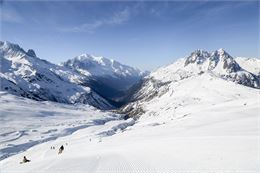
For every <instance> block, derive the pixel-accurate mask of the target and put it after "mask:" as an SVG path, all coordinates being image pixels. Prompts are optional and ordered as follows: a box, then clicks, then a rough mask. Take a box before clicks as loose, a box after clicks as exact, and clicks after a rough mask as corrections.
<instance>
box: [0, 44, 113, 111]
mask: <svg viewBox="0 0 260 173" xmlns="http://www.w3.org/2000/svg"><path fill="white" fill-rule="evenodd" d="M0 59H1V63H0V64H1V67H0V69H1V71H0V80H1V88H0V89H1V90H2V91H7V92H9V93H11V94H15V95H19V96H23V97H27V98H31V99H34V100H48V101H55V102H60V103H70V104H73V103H84V104H89V105H92V106H95V107H97V108H101V109H109V108H112V107H113V106H112V105H111V104H110V103H109V102H108V101H107V100H106V99H104V98H103V97H102V96H100V95H99V94H97V93H96V92H95V91H93V89H91V87H89V86H87V85H84V86H83V85H80V84H81V83H82V81H84V80H85V77H84V76H82V75H80V74H78V73H76V72H74V71H72V70H70V69H68V68H65V67H62V66H58V65H55V64H52V63H50V62H48V61H45V60H42V59H40V58H38V57H37V56H36V54H35V52H34V51H33V50H28V51H27V52H26V51H25V50H23V49H22V48H21V47H20V46H19V45H17V44H12V43H9V42H0Z"/></svg>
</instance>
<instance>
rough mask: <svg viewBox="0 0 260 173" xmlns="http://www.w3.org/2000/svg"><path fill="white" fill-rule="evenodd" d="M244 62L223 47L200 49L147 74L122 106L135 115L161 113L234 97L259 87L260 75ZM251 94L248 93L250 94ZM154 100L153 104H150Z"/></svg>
mask: <svg viewBox="0 0 260 173" xmlns="http://www.w3.org/2000/svg"><path fill="white" fill-rule="evenodd" d="M240 63H241V62H240ZM244 64H245V63H244ZM244 64H243V67H245V68H243V67H241V66H240V64H239V63H237V62H236V59H235V58H233V57H232V56H231V55H229V54H228V53H227V52H226V51H224V50H223V49H219V50H217V51H214V52H212V53H209V52H206V51H203V50H196V51H194V52H192V53H191V55H190V56H188V57H186V58H182V59H179V60H177V61H176V62H175V63H173V64H171V65H169V66H166V67H161V68H159V69H158V70H156V71H154V72H152V73H151V74H150V75H149V76H147V77H145V78H144V80H143V81H142V83H140V86H139V89H137V90H136V92H135V93H134V94H133V95H132V96H131V99H130V100H131V102H130V103H128V104H127V105H126V106H124V107H122V108H121V111H122V112H124V113H129V114H131V115H142V114H144V113H146V112H150V113H151V114H161V113H162V112H163V111H161V109H163V110H164V109H169V110H171V109H172V108H174V107H176V108H177V107H179V106H180V105H183V104H184V105H185V104H190V103H192V104H193V103H195V102H198V103H199V102H200V103H201V102H205V101H206V102H208V101H210V100H209V99H211V98H214V99H217V98H219V100H223V99H224V100H225V99H233V98H234V97H236V96H238V95H239V94H240V92H242V90H245V91H251V90H254V89H257V90H258V89H259V88H260V79H259V76H257V75H256V74H254V73H252V72H251V71H249V70H248V71H247V69H248V68H247V67H246V66H245V65H244ZM251 66H252V67H250V68H251V69H252V68H253V67H254V66H255V68H254V69H255V70H257V69H258V67H257V64H251ZM258 70H259V69H258ZM238 88H239V89H238ZM223 90H224V91H225V90H227V93H228V95H230V97H229V96H226V95H225V94H224V95H223V94H221V93H223ZM230 93H232V94H230ZM200 94H201V95H200ZM250 95H251V94H250V93H248V96H250ZM251 96H254V95H253V94H252V95H251ZM166 97H167V98H166ZM163 98H165V99H163ZM209 103H210V102H209ZM150 104H151V105H152V106H151V107H150V106H148V105H150ZM169 105H171V106H169ZM157 108H160V109H159V110H158V109H157Z"/></svg>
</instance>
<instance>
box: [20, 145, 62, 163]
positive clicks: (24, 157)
mask: <svg viewBox="0 0 260 173" xmlns="http://www.w3.org/2000/svg"><path fill="white" fill-rule="evenodd" d="M51 149H55V147H53V146H51ZM63 151H64V146H63V145H61V146H60V148H59V152H58V154H61V153H62V152H63ZM30 161H31V160H29V159H27V158H26V156H23V161H22V162H20V163H21V164H22V163H28V162H30Z"/></svg>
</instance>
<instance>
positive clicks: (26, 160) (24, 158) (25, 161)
mask: <svg viewBox="0 0 260 173" xmlns="http://www.w3.org/2000/svg"><path fill="white" fill-rule="evenodd" d="M30 161H31V160H28V159H27V158H26V156H23V161H22V162H20V163H21V164H22V163H27V162H30Z"/></svg>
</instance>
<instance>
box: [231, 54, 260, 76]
mask: <svg viewBox="0 0 260 173" xmlns="http://www.w3.org/2000/svg"><path fill="white" fill-rule="evenodd" d="M235 60H236V62H237V63H238V64H239V65H240V67H242V68H243V69H245V70H246V71H249V72H250V73H253V74H254V75H256V76H260V59H257V58H245V57H237V58H236V59H235Z"/></svg>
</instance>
